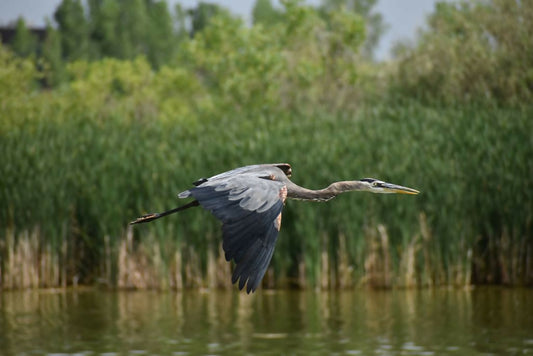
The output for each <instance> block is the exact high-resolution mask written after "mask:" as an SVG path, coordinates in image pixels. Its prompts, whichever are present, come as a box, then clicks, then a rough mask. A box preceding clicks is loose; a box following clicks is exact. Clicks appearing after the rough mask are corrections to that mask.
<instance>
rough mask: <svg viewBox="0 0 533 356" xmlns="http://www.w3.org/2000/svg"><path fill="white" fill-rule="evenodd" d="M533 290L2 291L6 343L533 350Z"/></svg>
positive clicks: (176, 350) (37, 350)
mask: <svg viewBox="0 0 533 356" xmlns="http://www.w3.org/2000/svg"><path fill="white" fill-rule="evenodd" d="M531 300H533V291H531V290H525V289H497V288H487V289H478V290H473V291H465V290H424V291H352V292H294V291H292V292H286V291H280V292H270V291H259V292H258V293H256V294H255V295H251V296H250V295H246V294H244V293H237V292H231V291H230V292H228V291H211V292H193V291H188V292H183V293H158V292H105V291H94V290H92V291H91V290H89V291H69V292H49V291H39V292H34V291H27V292H3V293H2V294H0V303H1V311H0V328H1V333H0V345H1V351H2V352H1V353H2V354H6V355H11V354H12V355H18V354H108V355H112V354H143V353H146V354H155V353H158V354H234V353H237V354H241V353H268V354H279V353H284V354H317V353H319V354H320V353H328V354H332V353H338V354H363V355H366V354H380V355H394V354H413V355H432V354H439V355H440V354H464V353H466V352H468V353H480V354H490V353H493V354H501V353H511V354H513V353H527V352H533V318H531V317H530V316H531V315H533V303H531Z"/></svg>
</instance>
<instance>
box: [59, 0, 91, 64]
mask: <svg viewBox="0 0 533 356" xmlns="http://www.w3.org/2000/svg"><path fill="white" fill-rule="evenodd" d="M54 19H55V20H56V22H57V24H58V26H59V32H60V33H61V51H62V53H63V58H65V59H66V60H67V61H72V60H77V59H89V24H88V21H87V18H86V17H85V13H84V11H83V5H82V4H81V1H80V0H63V1H62V2H61V4H60V5H59V6H58V8H57V9H56V11H55V13H54Z"/></svg>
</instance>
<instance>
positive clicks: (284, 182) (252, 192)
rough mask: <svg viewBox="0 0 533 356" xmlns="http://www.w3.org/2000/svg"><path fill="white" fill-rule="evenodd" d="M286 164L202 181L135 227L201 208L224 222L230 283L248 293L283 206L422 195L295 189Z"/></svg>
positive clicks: (364, 182) (378, 185)
mask: <svg viewBox="0 0 533 356" xmlns="http://www.w3.org/2000/svg"><path fill="white" fill-rule="evenodd" d="M291 174H292V170H291V166H290V165H289V164H287V163H277V164H258V165H251V166H245V167H240V168H236V169H233V170H231V171H228V172H224V173H221V174H218V175H215V176H213V177H211V178H202V179H199V180H197V181H196V182H194V183H193V185H194V187H192V188H190V189H188V190H185V191H183V192H181V193H179V194H178V197H179V198H182V199H184V198H192V199H194V200H193V201H191V202H189V203H188V204H185V205H183V206H180V207H177V208H175V209H172V210H168V211H166V212H163V213H155V214H147V215H143V216H142V217H140V218H138V219H137V220H135V221H133V222H131V224H137V223H144V222H148V221H152V220H155V219H158V218H161V217H163V216H166V215H169V214H172V213H175V212H178V211H181V210H185V209H188V208H191V207H194V206H198V205H200V206H202V207H203V208H204V209H206V210H208V211H210V212H211V213H212V214H213V215H214V216H215V217H216V218H217V219H218V220H220V221H221V222H222V239H223V242H222V248H223V249H224V253H225V258H226V260H227V261H231V260H234V261H235V264H236V267H235V269H234V271H233V276H232V283H236V282H237V281H239V289H243V288H244V286H245V285H246V291H247V292H248V293H250V292H253V291H255V290H256V289H257V287H258V286H259V284H260V282H261V280H262V279H263V276H264V274H265V272H266V270H267V268H268V265H269V263H270V260H271V259H272V254H273V253H274V248H275V246H276V241H277V238H278V233H279V231H280V228H281V213H282V210H283V207H284V205H285V200H286V199H287V198H289V199H299V200H310V201H328V200H330V199H332V198H334V197H335V196H337V195H338V194H340V193H343V192H347V191H354V190H359V191H370V192H375V193H405V194H418V191H416V190H414V189H411V188H407V187H402V186H399V185H394V184H390V183H386V182H382V181H379V180H376V179H373V178H365V179H361V180H356V181H341V182H335V183H332V184H331V185H330V186H328V187H327V188H324V189H320V190H311V189H306V188H303V187H300V186H298V185H296V184H294V183H293V182H292V181H291V180H290V179H289V178H290V177H291Z"/></svg>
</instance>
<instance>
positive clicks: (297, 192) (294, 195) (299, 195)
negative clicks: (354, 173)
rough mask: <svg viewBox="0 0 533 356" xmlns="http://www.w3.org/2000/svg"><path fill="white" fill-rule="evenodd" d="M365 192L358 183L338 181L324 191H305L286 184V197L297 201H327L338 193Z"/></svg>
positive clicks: (296, 186)
mask: <svg viewBox="0 0 533 356" xmlns="http://www.w3.org/2000/svg"><path fill="white" fill-rule="evenodd" d="M354 190H365V186H364V185H363V184H362V183H361V182H359V181H340V182H335V183H332V184H330V185H329V186H328V187H327V188H324V189H318V190H313V189H307V188H304V187H300V186H299V185H296V184H294V183H292V182H290V184H287V197H288V198H291V199H298V200H311V201H328V200H330V199H333V198H335V197H336V196H337V195H339V194H340V193H344V192H349V191H354Z"/></svg>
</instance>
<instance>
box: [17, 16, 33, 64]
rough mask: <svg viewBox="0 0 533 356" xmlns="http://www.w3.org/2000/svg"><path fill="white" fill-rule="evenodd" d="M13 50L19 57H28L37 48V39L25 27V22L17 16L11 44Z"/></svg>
mask: <svg viewBox="0 0 533 356" xmlns="http://www.w3.org/2000/svg"><path fill="white" fill-rule="evenodd" d="M11 47H12V48H13V51H14V52H15V53H16V54H18V55H19V56H21V57H29V56H31V55H32V54H35V51H36V50H37V39H36V38H35V36H34V35H33V34H32V33H31V31H30V30H29V29H28V27H26V22H25V21H24V19H23V18H22V17H19V18H18V20H17V24H16V27H15V37H14V39H13V43H12V44H11Z"/></svg>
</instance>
